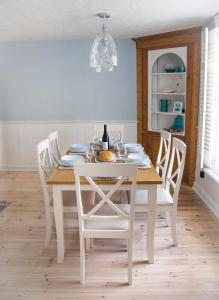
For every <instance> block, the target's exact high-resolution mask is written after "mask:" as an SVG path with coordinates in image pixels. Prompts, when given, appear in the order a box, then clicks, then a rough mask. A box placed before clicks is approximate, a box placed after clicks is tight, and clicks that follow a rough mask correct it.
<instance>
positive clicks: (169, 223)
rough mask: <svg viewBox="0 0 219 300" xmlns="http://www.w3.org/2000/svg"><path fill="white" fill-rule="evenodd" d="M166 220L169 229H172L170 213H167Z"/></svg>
mask: <svg viewBox="0 0 219 300" xmlns="http://www.w3.org/2000/svg"><path fill="white" fill-rule="evenodd" d="M165 219H166V222H167V227H170V226H171V221H170V213H169V211H165Z"/></svg>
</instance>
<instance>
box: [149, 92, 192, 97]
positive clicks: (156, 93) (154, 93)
mask: <svg viewBox="0 0 219 300" xmlns="http://www.w3.org/2000/svg"><path fill="white" fill-rule="evenodd" d="M152 95H173V96H176V95H181V96H185V95H186V93H165V92H152Z"/></svg>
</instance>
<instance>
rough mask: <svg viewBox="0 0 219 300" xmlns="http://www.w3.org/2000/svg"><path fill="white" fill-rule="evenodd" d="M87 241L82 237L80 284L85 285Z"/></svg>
mask: <svg viewBox="0 0 219 300" xmlns="http://www.w3.org/2000/svg"><path fill="white" fill-rule="evenodd" d="M84 241H85V239H84V237H83V236H82V235H81V236H80V283H81V284H84V283H85V242H84Z"/></svg>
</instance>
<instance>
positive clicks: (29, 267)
mask: <svg viewBox="0 0 219 300" xmlns="http://www.w3.org/2000/svg"><path fill="white" fill-rule="evenodd" d="M0 202H4V203H8V204H10V205H8V206H7V207H6V208H5V209H4V210H3V211H1V212H0V270H1V271H0V300H14V299H24V300H27V299H28V300H29V299H31V300H38V299H40V300H50V299H51V300H54V299H55V300H64V299H66V300H68V299H69V300H70V299H81V300H85V299H89V300H93V299H112V300H117V299H119V300H123V299H127V300H136V299H139V300H143V299H144V300H145V299H150V300H167V299H168V300H173V299H174V300H182V299H183V300H185V299H186V300H196V299H197V300H204V299H208V300H211V299H212V300H213V299H215V300H216V299H217V300H218V299H219V223H218V220H217V219H216V218H215V217H214V215H213V214H212V213H211V212H210V211H209V210H208V208H207V207H206V206H205V205H204V204H203V203H202V201H200V199H199V197H198V196H197V195H196V194H195V193H194V191H193V190H192V189H191V188H189V187H186V186H183V187H182V189H181V192H180V200H179V209H178V235H179V247H173V246H172V242H171V236H170V229H169V228H168V227H167V226H166V223H165V221H164V220H163V219H161V218H158V221H157V224H156V237H155V263H154V264H153V265H150V264H147V262H145V260H144V259H145V251H146V239H145V230H146V228H145V222H144V216H143V215H140V216H138V219H137V220H136V223H135V233H134V237H135V238H134V261H133V286H132V287H129V286H127V283H126V282H127V268H126V267H127V252H126V251H125V245H124V243H123V242H120V241H110V240H97V241H95V246H94V248H93V249H91V250H90V251H89V252H88V253H87V255H86V268H87V270H86V285H85V287H82V286H81V285H80V284H79V282H78V280H79V245H78V232H77V231H74V230H71V229H67V230H66V231H65V240H66V257H65V260H64V262H63V263H62V264H57V263H56V239H55V232H53V237H52V240H51V243H50V244H49V247H48V248H47V249H45V247H44V224H45V219H44V202H43V197H42V192H41V188H40V183H39V178H38V174H37V173H36V172H1V173H0Z"/></svg>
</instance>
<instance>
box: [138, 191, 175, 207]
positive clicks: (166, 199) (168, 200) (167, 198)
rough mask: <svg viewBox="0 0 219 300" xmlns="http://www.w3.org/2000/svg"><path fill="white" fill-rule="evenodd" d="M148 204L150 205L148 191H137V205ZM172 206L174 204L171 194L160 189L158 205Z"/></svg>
mask: <svg viewBox="0 0 219 300" xmlns="http://www.w3.org/2000/svg"><path fill="white" fill-rule="evenodd" d="M147 203H148V191H147V190H142V191H136V198H135V204H136V205H147ZM172 204H173V198H172V196H171V195H170V193H169V192H168V191H167V190H165V189H163V188H158V189H157V205H172Z"/></svg>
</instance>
